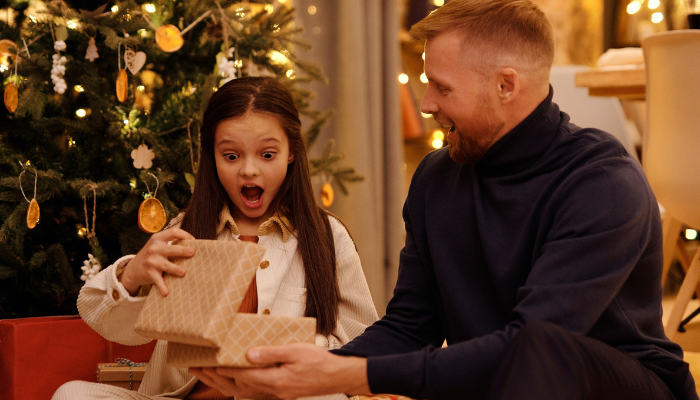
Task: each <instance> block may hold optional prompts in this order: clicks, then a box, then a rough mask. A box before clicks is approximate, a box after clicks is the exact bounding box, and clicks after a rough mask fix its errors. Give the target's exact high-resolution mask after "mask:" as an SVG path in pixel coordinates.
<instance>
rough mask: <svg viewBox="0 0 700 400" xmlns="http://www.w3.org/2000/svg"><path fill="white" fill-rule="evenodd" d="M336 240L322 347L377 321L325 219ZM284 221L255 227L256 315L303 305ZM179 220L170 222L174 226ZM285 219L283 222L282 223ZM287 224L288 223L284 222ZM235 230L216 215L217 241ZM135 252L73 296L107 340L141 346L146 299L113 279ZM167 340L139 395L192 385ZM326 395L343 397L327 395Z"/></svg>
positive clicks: (300, 276)
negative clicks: (329, 329) (258, 253)
mask: <svg viewBox="0 0 700 400" xmlns="http://www.w3.org/2000/svg"><path fill="white" fill-rule="evenodd" d="M329 220H330V225H331V229H332V231H333V241H334V244H335V252H336V262H337V271H336V272H337V279H338V286H339V288H340V305H339V319H338V323H337V328H336V330H335V331H334V332H333V334H332V335H329V336H327V337H326V336H322V335H316V344H317V345H318V346H321V347H324V348H326V349H335V348H339V347H340V346H342V345H343V344H345V343H347V342H348V341H350V340H352V339H353V338H354V337H355V336H357V335H359V334H361V333H362V332H363V331H364V330H365V328H366V327H367V326H368V325H370V324H372V323H373V322H374V321H376V320H377V312H376V310H375V308H374V303H373V302H372V297H371V295H370V292H369V288H368V286H367V282H366V281H365V277H364V273H363V271H362V266H361V264H360V258H359V255H358V254H357V251H356V249H355V244H354V243H353V241H352V239H351V237H350V235H349V234H348V232H347V230H346V229H345V227H344V226H343V225H342V224H341V223H340V222H339V221H338V220H337V219H335V218H333V217H330V218H329ZM282 221H283V219H280V218H278V217H273V218H271V219H270V220H268V221H267V222H265V223H263V224H262V225H261V226H260V229H259V230H258V235H259V242H258V244H260V245H261V246H263V247H265V248H266V249H267V251H266V252H265V254H264V256H263V261H268V262H269V267H267V268H265V269H261V268H258V270H257V272H256V280H257V287H258V314H262V313H263V312H264V311H265V312H267V311H269V313H270V314H271V315H286V316H303V315H304V309H305V305H306V288H305V287H304V286H305V285H304V270H303V265H302V260H301V255H300V254H299V253H298V252H297V251H296V249H297V240H296V238H295V237H294V235H293V234H292V233H291V232H289V231H288V230H287V228H286V227H285V223H282ZM179 222H180V221H179V220H178V221H175V223H174V224H171V225H174V226H179ZM284 222H287V221H284ZM286 226H289V224H288V223H287V224H286ZM238 236H239V231H238V227H237V226H236V224H235V222H234V221H233V218H231V215H230V213H229V210H228V208H225V209H224V210H223V211H222V212H221V215H220V223H219V226H218V228H217V240H238ZM133 257H134V256H133V255H129V256H124V257H122V258H120V259H119V260H117V261H116V262H115V263H114V264H113V265H111V266H109V267H108V268H106V269H105V270H103V271H101V272H100V273H99V274H98V275H96V276H95V277H94V278H93V279H91V280H90V281H89V282H87V283H86V284H85V286H84V287H83V288H82V290H81V291H80V295H79V297H78V311H79V312H80V315H81V317H82V318H83V320H85V322H86V323H87V324H88V325H89V326H91V327H92V328H93V329H95V330H96V331H97V332H98V333H99V334H100V335H102V336H103V337H105V338H106V339H108V340H111V341H114V342H117V343H121V344H125V345H140V344H144V343H147V342H149V341H150V340H151V339H148V338H144V337H142V336H139V335H137V334H136V333H135V332H134V330H133V327H134V324H135V322H136V319H137V317H138V315H139V312H140V310H141V307H142V306H143V302H144V301H145V297H132V296H130V295H129V293H128V292H127V291H126V289H125V288H124V286H123V285H122V284H121V283H120V282H119V281H118V280H117V277H116V273H115V272H116V271H117V269H118V268H119V267H121V266H123V265H125V264H126V263H127V262H128V261H129V260H131V259H132V258H133ZM166 351H167V342H166V341H160V340H159V341H158V343H157V344H156V347H155V350H154V352H153V355H152V357H151V360H150V362H149V366H148V369H147V371H146V375H145V376H144V378H143V382H142V383H141V386H140V388H139V393H141V394H144V395H148V396H157V395H160V396H166V397H177V398H183V397H184V396H186V395H187V394H188V393H189V392H190V390H192V388H193V387H194V385H195V383H196V382H197V378H195V377H194V376H192V375H190V374H189V373H188V372H187V369H186V368H172V367H167V366H166V365H165V356H166ZM324 398H326V399H341V398H343V399H344V398H347V397H346V396H345V395H331V396H326V397H324Z"/></svg>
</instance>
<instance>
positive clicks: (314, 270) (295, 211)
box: [181, 77, 340, 335]
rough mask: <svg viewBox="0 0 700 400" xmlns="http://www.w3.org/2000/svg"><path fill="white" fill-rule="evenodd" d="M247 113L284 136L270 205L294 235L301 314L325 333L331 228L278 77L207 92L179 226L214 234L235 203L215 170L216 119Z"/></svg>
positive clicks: (331, 285) (332, 274) (330, 297)
mask: <svg viewBox="0 0 700 400" xmlns="http://www.w3.org/2000/svg"><path fill="white" fill-rule="evenodd" d="M248 112H257V113H261V114H266V115H270V116H272V117H274V118H276V119H277V121H278V122H279V123H280V126H281V127H282V129H283V130H284V132H285V133H286V134H287V138H288V139H289V150H290V152H291V153H292V154H294V161H293V162H292V163H290V164H289V165H288V166H287V176H286V177H285V179H284V182H283V183H282V186H281V187H280V190H279V192H277V196H275V199H274V200H273V201H272V203H271V204H270V208H271V209H272V210H275V211H277V212H279V213H282V214H283V215H284V216H286V217H287V218H288V219H289V220H290V221H291V223H292V227H293V232H294V235H295V236H296V238H297V242H298V246H297V248H298V250H299V252H300V253H301V258H302V261H303V262H304V275H305V279H306V309H305V311H304V316H307V317H315V318H316V320H317V325H316V331H317V332H318V333H320V334H323V335H329V334H331V333H332V332H333V331H334V330H335V327H336V320H337V317H338V303H339V301H340V290H339V288H338V280H337V279H336V268H335V263H336V260H335V246H334V245H333V232H332V231H331V226H330V222H329V221H328V216H327V215H326V213H325V212H324V211H323V210H322V209H321V208H319V207H318V206H317V205H316V201H315V199H314V194H313V190H312V188H311V180H310V177H309V166H308V160H307V159H306V148H305V145H304V140H303V138H302V136H301V121H300V120H299V112H298V111H297V108H296V105H295V103H294V99H293V98H292V94H291V93H290V92H289V90H288V89H287V88H286V87H285V86H284V85H283V84H282V83H281V82H279V81H277V80H276V79H274V78H260V77H244V78H238V79H234V80H232V81H230V82H228V83H226V84H225V85H223V86H221V87H220V88H219V90H217V91H216V93H214V94H213V95H212V97H211V99H210V100H209V104H208V105H207V109H206V111H205V112H204V118H203V123H202V128H201V130H200V140H201V146H202V147H201V149H202V150H201V153H200V161H199V168H198V170H197V178H196V180H195V186H194V192H193V193H192V198H191V199H190V203H189V205H188V207H187V209H186V210H185V216H184V218H183V220H182V225H181V228H182V229H184V230H186V231H187V232H189V233H190V234H192V235H193V236H194V237H195V238H197V239H216V227H217V225H218V222H219V213H220V212H221V210H222V209H223V207H224V205H228V207H229V208H233V207H235V206H234V205H233V203H232V202H231V201H230V200H229V197H228V195H227V194H226V191H225V190H224V187H223V186H222V185H221V182H220V181H219V177H218V174H217V172H216V162H215V159H214V141H215V137H214V136H215V133H216V128H217V126H218V125H219V123H220V122H221V121H223V120H225V119H229V118H236V117H240V116H243V115H244V114H246V113H248Z"/></svg>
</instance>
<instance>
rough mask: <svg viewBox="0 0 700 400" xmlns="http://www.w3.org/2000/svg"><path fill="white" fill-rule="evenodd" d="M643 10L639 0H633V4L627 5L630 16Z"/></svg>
mask: <svg viewBox="0 0 700 400" xmlns="http://www.w3.org/2000/svg"><path fill="white" fill-rule="evenodd" d="M641 8H642V3H641V2H639V1H638V0H632V2H630V3H629V4H628V5H627V14H630V15H632V14H635V13H636V12H637V11H639V10H640V9H641Z"/></svg>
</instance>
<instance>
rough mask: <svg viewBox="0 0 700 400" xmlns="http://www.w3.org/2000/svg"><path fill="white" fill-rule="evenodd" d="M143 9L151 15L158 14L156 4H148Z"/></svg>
mask: <svg viewBox="0 0 700 400" xmlns="http://www.w3.org/2000/svg"><path fill="white" fill-rule="evenodd" d="M143 9H144V10H146V11H148V12H149V13H154V12H156V6H155V4H152V3H146V4H144V5H143Z"/></svg>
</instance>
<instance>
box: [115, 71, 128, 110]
mask: <svg viewBox="0 0 700 400" xmlns="http://www.w3.org/2000/svg"><path fill="white" fill-rule="evenodd" d="M128 96H129V78H127V76H126V69H120V70H119V76H117V99H118V100H119V101H120V102H121V103H123V102H125V101H126V98H127V97H128Z"/></svg>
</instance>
